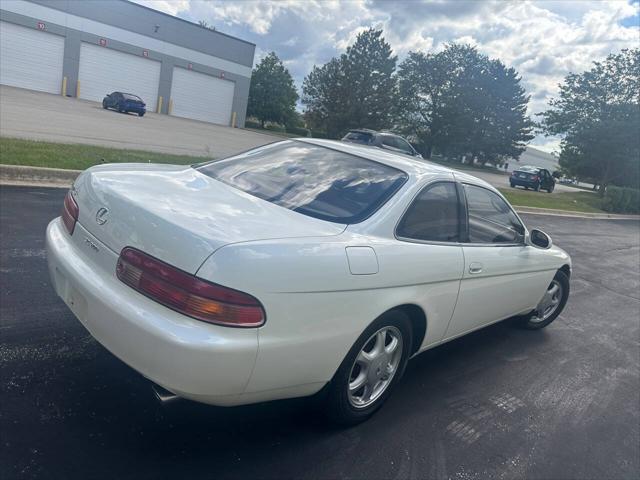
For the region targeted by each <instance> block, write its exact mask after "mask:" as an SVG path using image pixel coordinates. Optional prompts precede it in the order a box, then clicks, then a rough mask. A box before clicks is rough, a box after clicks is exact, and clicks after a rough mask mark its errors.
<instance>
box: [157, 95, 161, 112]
mask: <svg viewBox="0 0 640 480" xmlns="http://www.w3.org/2000/svg"><path fill="white" fill-rule="evenodd" d="M157 113H162V96H159V97H158V110H157Z"/></svg>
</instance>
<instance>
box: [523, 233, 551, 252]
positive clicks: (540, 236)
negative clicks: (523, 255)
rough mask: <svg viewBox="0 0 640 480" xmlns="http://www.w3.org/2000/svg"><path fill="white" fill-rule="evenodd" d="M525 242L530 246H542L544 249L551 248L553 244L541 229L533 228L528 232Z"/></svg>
mask: <svg viewBox="0 0 640 480" xmlns="http://www.w3.org/2000/svg"><path fill="white" fill-rule="evenodd" d="M526 243H527V245H531V246H532V247H537V248H543V249H545V250H546V249H547V248H551V245H553V242H552V241H551V237H550V236H549V235H547V234H546V233H544V232H543V231H542V230H537V229H535V228H534V229H533V230H531V231H530V232H529V236H528V238H527V242H526Z"/></svg>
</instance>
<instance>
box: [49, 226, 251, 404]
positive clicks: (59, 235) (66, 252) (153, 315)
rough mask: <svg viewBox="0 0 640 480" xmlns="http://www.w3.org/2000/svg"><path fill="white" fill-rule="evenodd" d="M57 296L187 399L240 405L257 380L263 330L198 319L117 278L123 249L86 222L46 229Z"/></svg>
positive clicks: (103, 338)
mask: <svg viewBox="0 0 640 480" xmlns="http://www.w3.org/2000/svg"><path fill="white" fill-rule="evenodd" d="M46 249H47V262H48V266H49V273H50V276H51V281H52V283H53V285H54V288H55V290H56V293H57V294H58V295H59V296H60V297H61V298H62V299H63V300H64V301H65V303H66V304H67V306H69V308H70V309H71V311H72V312H73V313H74V315H75V316H76V317H77V318H78V319H79V320H80V322H81V323H82V324H83V325H84V326H85V327H86V329H87V330H88V331H89V332H90V333H91V335H92V336H93V337H94V338H95V339H96V340H98V341H99V342H100V343H101V344H102V345H104V346H105V347H106V348H107V349H108V350H110V351H111V352H112V353H113V354H114V355H115V356H117V357H118V358H120V359H121V360H122V361H124V362H125V363H127V364H128V365H130V366H131V367H132V368H134V369H135V370H137V371H139V372H140V373H141V374H142V375H144V376H145V377H147V378H149V379H150V380H152V381H153V382H155V383H157V384H158V385H161V386H162V387H164V388H166V389H167V390H170V391H171V392H173V393H175V394H177V395H179V396H181V397H185V398H189V399H192V400H196V401H201V402H205V403H210V404H214V405H236V404H240V403H246V401H243V400H241V399H240V398H241V396H242V393H243V392H244V390H245V388H246V386H247V383H248V382H249V379H250V377H251V372H252V371H253V368H254V364H255V361H256V356H257V349H258V333H257V329H241V328H229V327H221V326H217V325H210V324H208V323H205V322H200V321H197V320H194V319H191V318H189V317H186V316H184V315H181V314H179V313H176V312H173V311H172V310H169V309H167V308H165V307H163V306H162V305H160V304H158V303H156V302H154V301H152V300H150V299H148V298H147V297H145V296H143V295H141V294H139V293H138V292H136V291H134V290H133V289H131V288H129V287H128V286H126V285H125V284H123V283H121V282H120V281H119V280H118V279H117V277H116V276H115V266H116V262H117V254H116V253H115V252H113V251H111V250H109V249H108V247H106V246H105V245H104V244H102V243H101V242H100V241H99V240H98V239H97V238H96V237H94V236H93V235H91V234H90V233H89V232H88V231H87V230H85V229H84V228H83V227H82V226H81V225H80V224H76V227H75V231H74V234H73V236H70V235H69V234H68V233H67V231H66V229H65V227H64V225H63V224H62V222H61V221H60V219H59V218H57V219H55V220H53V221H52V222H51V223H50V224H49V226H48V227H47V233H46Z"/></svg>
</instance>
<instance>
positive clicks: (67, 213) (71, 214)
mask: <svg viewBox="0 0 640 480" xmlns="http://www.w3.org/2000/svg"><path fill="white" fill-rule="evenodd" d="M79 212H80V209H79V208H78V204H77V203H76V201H75V199H74V198H73V196H72V195H71V190H69V191H68V192H67V195H66V196H65V197H64V205H63V207H62V221H63V222H64V226H65V227H67V231H68V232H69V234H70V235H73V230H74V229H75V228H76V222H77V221H78V213H79Z"/></svg>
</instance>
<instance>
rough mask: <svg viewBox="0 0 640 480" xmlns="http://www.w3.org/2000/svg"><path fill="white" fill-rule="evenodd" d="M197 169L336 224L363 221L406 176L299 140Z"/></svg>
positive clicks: (396, 170) (277, 202)
mask: <svg viewBox="0 0 640 480" xmlns="http://www.w3.org/2000/svg"><path fill="white" fill-rule="evenodd" d="M197 168H198V170H199V171H200V172H202V173H204V174H205V175H208V176H210V177H212V178H215V179H216V180H219V181H221V182H224V183H226V184H227V185H231V186H232V187H235V188H237V189H239V190H242V191H243V192H247V193H249V194H251V195H254V196H256V197H258V198H261V199H263V200H266V201H268V202H271V203H275V204H276V205H280V206H281V207H285V208H288V209H290V210H294V211H296V212H299V213H302V214H304V215H308V216H310V217H314V218H319V219H321V220H327V221H330V222H336V223H358V222H361V221H362V220H364V219H365V218H367V217H368V216H369V215H371V214H372V213H373V212H375V211H376V210H377V209H378V208H380V207H381V206H382V205H383V204H384V203H385V202H386V201H387V200H388V199H389V198H391V196H392V195H393V194H394V193H395V192H397V191H398V189H399V188H400V187H401V186H402V185H403V184H404V183H405V182H406V180H407V178H408V177H407V174H406V173H405V172H403V171H401V170H398V169H396V168H393V167H389V166H387V165H383V164H381V163H378V162H374V161H372V160H367V159H364V158H361V157H357V156H354V155H350V154H347V153H344V152H340V151H337V150H332V149H330V148H325V147H321V146H318V145H312V144H308V143H304V142H298V141H284V142H278V143H272V144H270V145H266V146H264V147H260V148H257V149H254V150H250V151H248V152H245V153H242V154H240V155H236V156H234V157H231V158H228V159H226V160H220V161H217V162H213V163H209V164H206V165H204V166H199V167H197Z"/></svg>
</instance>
